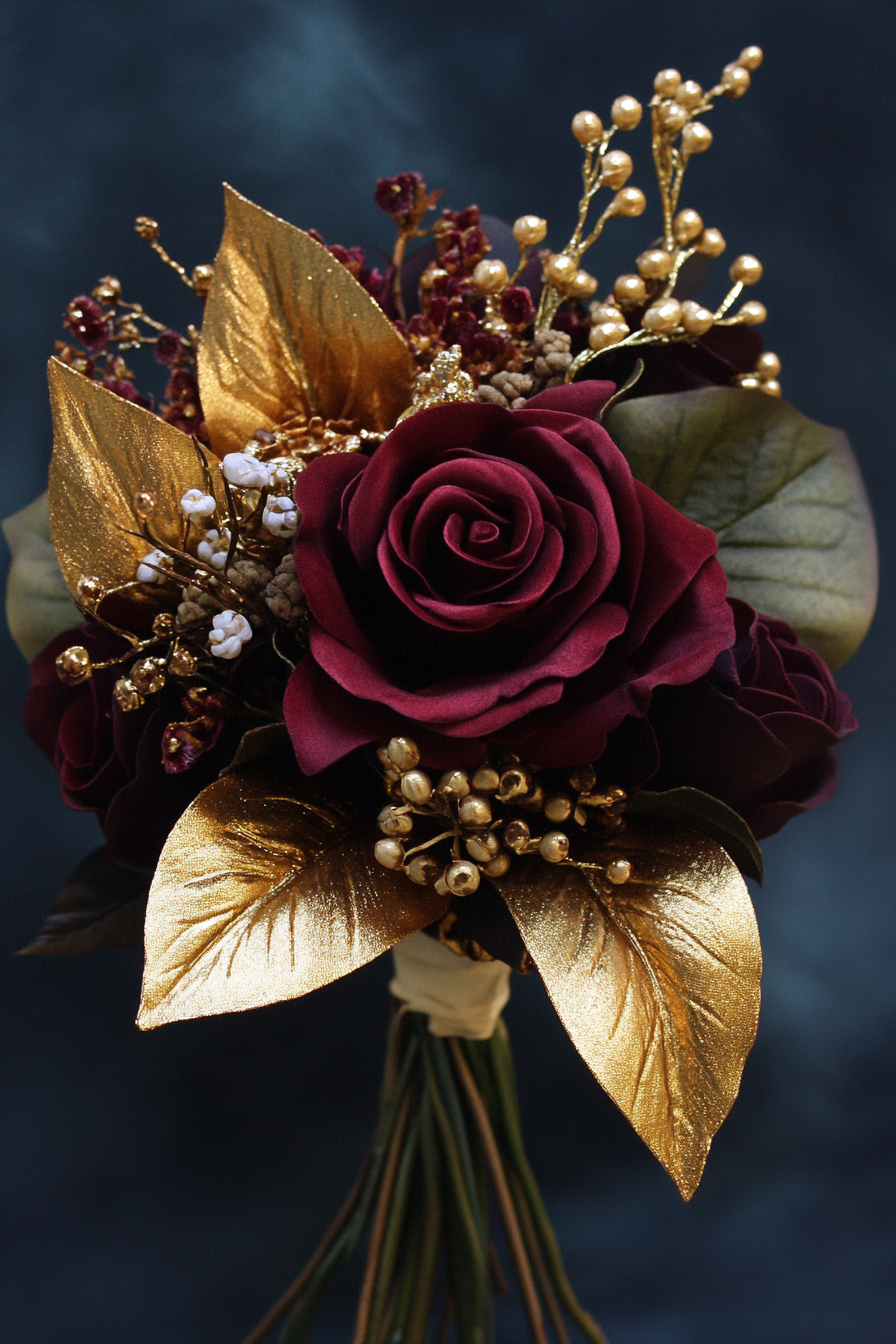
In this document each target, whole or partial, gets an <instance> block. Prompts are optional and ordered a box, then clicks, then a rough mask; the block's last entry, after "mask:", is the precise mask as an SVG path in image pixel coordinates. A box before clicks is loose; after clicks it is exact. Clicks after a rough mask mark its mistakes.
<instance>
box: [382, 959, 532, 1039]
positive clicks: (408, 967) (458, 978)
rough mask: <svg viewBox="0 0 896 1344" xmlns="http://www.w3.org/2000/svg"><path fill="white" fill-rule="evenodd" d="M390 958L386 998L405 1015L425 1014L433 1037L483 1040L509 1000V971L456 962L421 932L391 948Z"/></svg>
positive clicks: (495, 964)
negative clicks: (406, 1009)
mask: <svg viewBox="0 0 896 1344" xmlns="http://www.w3.org/2000/svg"><path fill="white" fill-rule="evenodd" d="M392 957H393V960H394V962H395V977H394V979H393V980H391V981H390V983H389V989H390V991H391V993H392V994H394V995H395V997H396V999H403V1000H404V1002H405V1003H406V1004H407V1005H408V1007H409V1008H410V1010H411V1012H413V1013H428V1014H429V1029H430V1031H431V1032H432V1034H433V1036H464V1037H466V1039H467V1040H468V1041H487V1040H489V1038H490V1037H491V1035H492V1033H493V1032H494V1030H495V1027H496V1026H497V1024H498V1018H499V1017H500V1016H501V1009H502V1008H503V1007H504V1005H505V1004H506V1003H507V1000H508V999H509V998H510V967H509V966H507V965H505V963H504V962H503V961H470V960H469V959H468V958H467V957H459V956H457V954H456V953H454V952H450V951H449V950H448V948H447V947H442V945H441V943H437V942H436V940H435V939H434V938H430V937H428V936H427V934H425V933H412V934H411V936H410V938H405V939H404V941H403V942H401V943H398V944H396V946H395V947H393V949H392Z"/></svg>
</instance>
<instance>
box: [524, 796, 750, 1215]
mask: <svg viewBox="0 0 896 1344" xmlns="http://www.w3.org/2000/svg"><path fill="white" fill-rule="evenodd" d="M588 857H589V859H591V860H593V861H594V862H595V863H599V864H601V865H605V864H606V863H608V862H609V861H610V860H611V859H612V858H616V857H622V858H626V859H628V860H629V861H630V863H631V865H632V873H631V877H630V879H629V880H628V881H627V882H626V883H625V884H624V885H622V886H612V885H611V884H610V883H609V882H608V881H607V880H606V879H605V878H604V877H603V875H602V873H601V872H600V871H599V869H587V868H578V867H566V866H563V867H549V866H548V865H547V864H543V863H540V862H538V861H537V860H535V859H533V860H532V861H531V863H530V865H528V867H527V870H523V869H522V865H518V866H516V867H514V868H512V869H511V870H510V873H509V874H508V876H507V877H506V878H505V879H502V880H501V881H500V883H499V884H498V885H499V886H500V888H501V891H502V892H503V894H504V896H505V898H506V900H507V903H508V905H509V906H510V909H511V912H512V913H513V916H514V918H515V919H516V921H517V924H518V925H519V928H520V931H521V933H522V935H523V938H524V940H525V943H526V946H527V948H528V949H529V952H530V953H531V955H532V957H533V959H534V961H535V963H536V965H537V967H538V970H539V971H540V972H541V976H542V978H543V980H544V982H545V986H546V987H547V991H548V994H549V995H550V997H551V999H552V1001H553V1003H554V1006H555V1008H556V1009H557V1012H558V1014H559V1016H560V1019H561V1021H562V1022H563V1025H564V1026H565V1027H566V1029H567V1031H568V1032H569V1034H570V1036H571V1037H572V1040H573V1042H574V1044H575V1045H576V1047H577V1049H578V1050H579V1051H580V1053H581V1054H582V1056H583V1057H584V1059H585V1061H586V1063H587V1064H588V1066H589V1068H590V1069H591V1071H592V1073H593V1074H594V1075H595V1077H596V1078H597V1080H598V1082H599V1083H600V1084H601V1086H602V1087H604V1088H605V1089H606V1091H607V1092H608V1093H609V1094H610V1096H611V1097H612V1098H613V1100H614V1101H615V1102H616V1104H617V1105H618V1106H619V1107H620V1109H621V1110H622V1111H623V1112H624V1114H625V1115H626V1116H627V1117H628V1119H629V1120H630V1121H631V1123H632V1125H633V1126H634V1128H635V1129H636V1130H637V1132H638V1133H639V1134H640V1135H641V1137H642V1138H643V1139H644V1141H645V1143H647V1144H648V1146H649V1147H650V1148H651V1150H652V1151H653V1152H654V1153H655V1155H656V1156H657V1157H658V1158H659V1160H660V1162H662V1164H663V1166H664V1167H665V1168H666V1170H667V1171H668V1172H669V1174H670V1176H672V1178H673V1180H674V1181H675V1182H676V1184H677V1185H678V1188H679V1190H680V1191H681V1194H682V1195H683V1196H684V1198H685V1199H690V1197H691V1195H692V1194H693V1193H694V1191H695V1190H696V1188H697V1185H698V1184H699V1181H700V1177H701V1175H702V1172H703V1167H704V1164H705V1162H706V1156H707V1153H708V1151H709V1145H710V1142H711V1140H712V1137H713V1135H714V1134H715V1132H716V1130H717V1129H718V1128H719V1126H720V1125H721V1123H722V1121H723V1120H724V1118H725V1116H726V1115H727V1114H728V1111H729V1110H730V1109H731V1105H732V1103H733V1101H734V1098H735V1097H736V1096H737V1091H738V1087H739V1085H740V1077H741V1073H742V1071H743V1066H744V1061H745V1059H746V1056H747V1053H748V1051H749V1049H750V1047H751V1046H752V1044H753V1040H754V1037H755V1035H756V1025H757V1020H758V1014H759V982H760V975H761V970H762V955H761V951H760V947H759V934H758V931H757V928H756V919H755V916H754V914H753V907H752V904H751V902H750V897H749V893H748V892H747V888H746V886H745V884H744V881H743V879H742V878H741V876H740V873H739V872H738V871H737V868H736V867H735V865H734V864H733V863H732V861H731V860H730V859H729V857H728V855H727V854H726V853H725V851H724V850H723V849H722V848H721V846H720V845H717V844H715V843H714V842H713V841H711V840H708V839H706V838H704V837H702V836H700V835H698V834H697V833H696V832H694V831H688V830H681V829H679V828H677V827H674V826H671V825H667V824H665V823H663V822H657V821H654V820H652V819H651V820H649V821H648V820H646V819H645V820H642V819H638V820H634V819H627V820H626V824H625V827H624V829H623V830H621V831H620V832H618V833H617V835H616V836H614V838H613V842H612V845H611V846H606V847H604V848H603V849H601V850H600V851H598V852H597V853H595V854H593V855H589V856H588Z"/></svg>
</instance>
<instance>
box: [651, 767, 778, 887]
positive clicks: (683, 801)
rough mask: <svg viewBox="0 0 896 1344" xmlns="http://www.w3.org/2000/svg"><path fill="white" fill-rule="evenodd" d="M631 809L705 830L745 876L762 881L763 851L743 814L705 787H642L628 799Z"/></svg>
mask: <svg viewBox="0 0 896 1344" xmlns="http://www.w3.org/2000/svg"><path fill="white" fill-rule="evenodd" d="M628 810H629V811H630V812H640V813H641V815H642V816H647V817H662V818H663V819H664V820H665V821H677V822H679V823H680V824H681V825H682V826H690V827H691V828H692V830H695V831H701V832H702V833H703V834H704V835H708V836H709V837H710V839H712V840H716V841H718V843H719V844H720V845H721V846H722V847H723V849H726V850H727V851H728V854H729V855H730V857H731V858H732V859H733V860H734V862H735V863H736V864H737V866H738V868H739V869H740V870H741V872H742V873H743V875H744V877H755V879H756V881H757V882H761V881H762V876H763V871H762V850H761V849H760V848H759V845H758V844H757V842H756V837H755V836H754V835H753V832H752V831H751V830H750V828H749V826H748V825H747V823H746V822H745V821H744V819H743V817H742V816H740V815H739V813H737V812H735V811H734V809H733V808H730V807H729V806H728V804H727V803H723V802H722V801H721V799H719V798H714V797H713V796H712V794H711V793H704V792H703V790H702V789H691V788H681V789H663V790H662V791H660V792H656V791H655V790H653V789H639V790H638V792H637V793H634V794H632V796H631V798H630V799H629V802H628Z"/></svg>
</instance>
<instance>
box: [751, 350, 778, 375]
mask: <svg viewBox="0 0 896 1344" xmlns="http://www.w3.org/2000/svg"><path fill="white" fill-rule="evenodd" d="M756 372H757V373H761V374H762V376H763V378H777V376H778V374H779V373H780V372H781V361H780V359H779V358H778V356H777V355H776V354H774V353H773V351H771V350H765V351H763V353H762V354H761V355H760V356H759V358H758V359H757V361H756Z"/></svg>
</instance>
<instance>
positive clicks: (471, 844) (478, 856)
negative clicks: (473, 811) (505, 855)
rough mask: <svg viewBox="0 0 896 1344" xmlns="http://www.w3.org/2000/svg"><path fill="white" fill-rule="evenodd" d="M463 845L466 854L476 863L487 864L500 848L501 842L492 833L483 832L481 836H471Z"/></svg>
mask: <svg viewBox="0 0 896 1344" xmlns="http://www.w3.org/2000/svg"><path fill="white" fill-rule="evenodd" d="M465 843H466V847H467V853H468V854H469V856H470V858H471V859H475V861H476V862H477V863H488V862H489V860H490V859H493V858H494V857H495V855H496V854H497V853H498V851H499V850H500V848H501V841H500V840H499V839H498V837H497V836H496V835H495V833H494V831H483V832H482V834H481V835H471V836H470V838H469V840H467V841H466V842H465Z"/></svg>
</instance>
